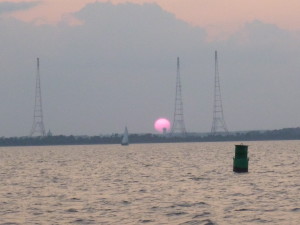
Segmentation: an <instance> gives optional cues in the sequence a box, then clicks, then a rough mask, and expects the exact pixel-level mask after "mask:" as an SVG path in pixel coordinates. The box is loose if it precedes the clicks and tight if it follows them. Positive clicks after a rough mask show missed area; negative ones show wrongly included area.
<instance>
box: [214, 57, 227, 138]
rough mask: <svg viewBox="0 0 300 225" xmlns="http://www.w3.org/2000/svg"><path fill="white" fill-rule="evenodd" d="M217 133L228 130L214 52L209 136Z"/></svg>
mask: <svg viewBox="0 0 300 225" xmlns="http://www.w3.org/2000/svg"><path fill="white" fill-rule="evenodd" d="M218 132H225V133H228V129H227V126H226V123H225V119H224V113H223V106H222V97H221V87H220V77H219V68H218V53H217V51H215V87H214V106H213V122H212V127H211V134H213V135H216V134H217V133H218Z"/></svg>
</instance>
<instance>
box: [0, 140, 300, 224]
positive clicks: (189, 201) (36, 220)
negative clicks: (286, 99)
mask: <svg viewBox="0 0 300 225" xmlns="http://www.w3.org/2000/svg"><path fill="white" fill-rule="evenodd" d="M235 144H239V143H233V142H226V143H180V144H136V145H130V146H126V147H124V146H121V145H92V146H49V147H10V148H0V182H1V184H0V224H1V225H4V224H5V225H8V224H9V225H14V224H26V225H27V224H28V225H34V224H51V225H54V224H117V225H119V224H182V225H183V224H185V225H196V224H207V225H212V224H219V225H221V224H243V225H244V224H280V225H282V224H289V225H298V224H300V141H269V142H247V143H244V144H247V145H249V158H250V161H249V173H245V174H236V173H233V172H232V165H233V156H234V145H235Z"/></svg>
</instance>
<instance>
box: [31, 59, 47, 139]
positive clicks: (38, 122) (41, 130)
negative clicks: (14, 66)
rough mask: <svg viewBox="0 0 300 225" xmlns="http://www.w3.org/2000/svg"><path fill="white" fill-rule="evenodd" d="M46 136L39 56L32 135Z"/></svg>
mask: <svg viewBox="0 0 300 225" xmlns="http://www.w3.org/2000/svg"><path fill="white" fill-rule="evenodd" d="M35 134H36V135H37V136H45V135H46V132H45V127H44V122H43V109H42V94H41V82H40V60H39V58H37V74H36V84H35V105H34V113H33V124H32V128H31V132H30V136H33V135H35Z"/></svg>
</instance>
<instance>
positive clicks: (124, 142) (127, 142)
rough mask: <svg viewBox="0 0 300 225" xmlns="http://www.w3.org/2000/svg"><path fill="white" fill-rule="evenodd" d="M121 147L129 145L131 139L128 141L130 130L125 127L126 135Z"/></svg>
mask: <svg viewBox="0 0 300 225" xmlns="http://www.w3.org/2000/svg"><path fill="white" fill-rule="evenodd" d="M121 145H129V139H128V130H127V127H125V131H124V134H123V138H122V141H121Z"/></svg>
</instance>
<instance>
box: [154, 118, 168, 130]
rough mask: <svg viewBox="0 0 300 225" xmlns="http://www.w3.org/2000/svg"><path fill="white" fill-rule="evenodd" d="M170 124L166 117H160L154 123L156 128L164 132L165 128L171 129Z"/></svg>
mask: <svg viewBox="0 0 300 225" xmlns="http://www.w3.org/2000/svg"><path fill="white" fill-rule="evenodd" d="M170 126H171V125H170V121H169V120H168V119H165V118H159V119H157V120H156V121H155V123H154V128H155V130H157V131H158V132H160V133H164V130H165V131H166V132H167V131H170Z"/></svg>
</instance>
